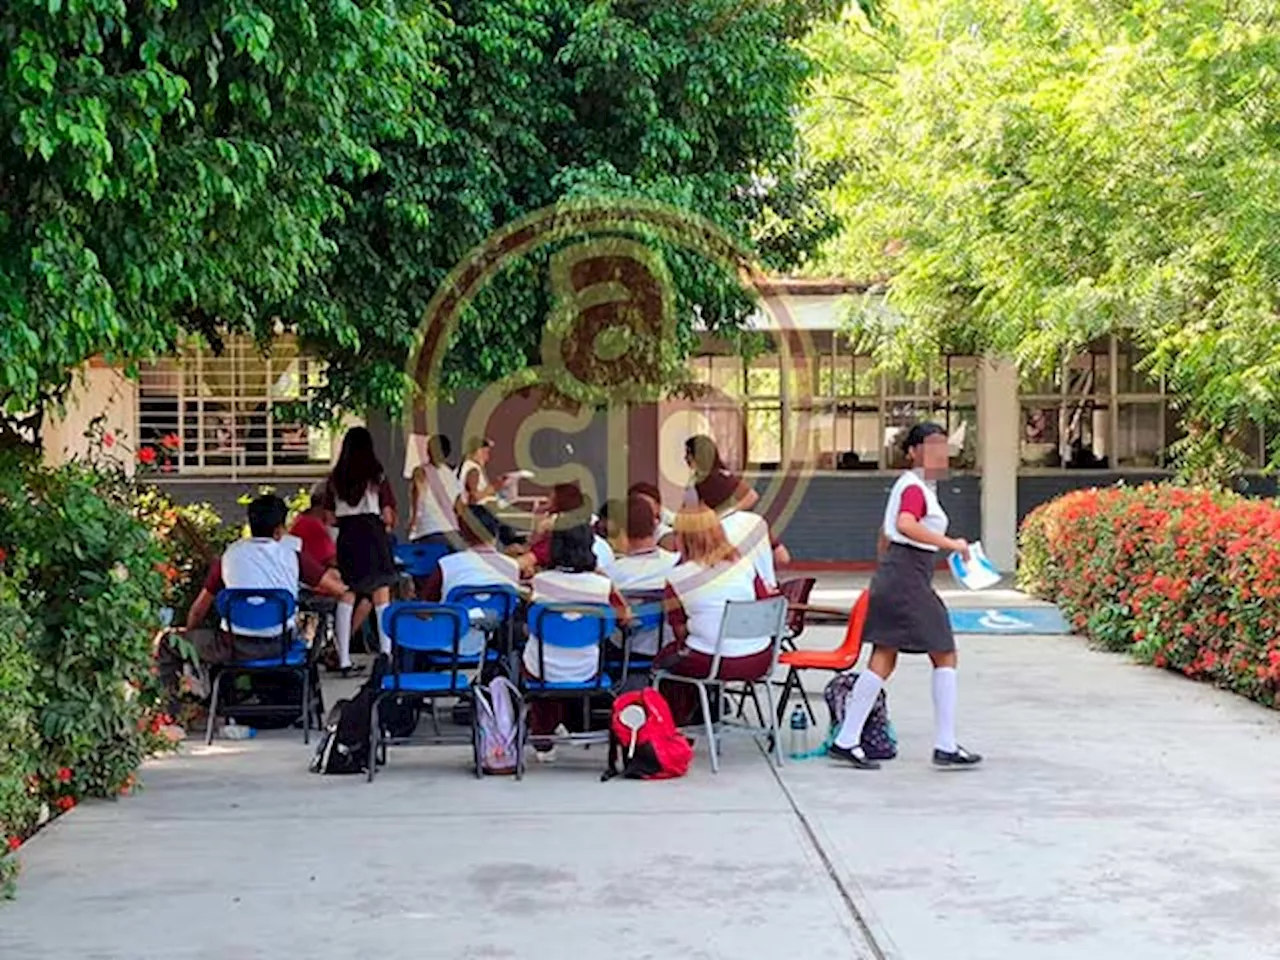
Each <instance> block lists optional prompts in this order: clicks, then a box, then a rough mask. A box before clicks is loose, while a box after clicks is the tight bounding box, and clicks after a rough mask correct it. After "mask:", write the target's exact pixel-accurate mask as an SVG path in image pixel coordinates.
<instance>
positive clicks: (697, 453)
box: [684, 433, 728, 480]
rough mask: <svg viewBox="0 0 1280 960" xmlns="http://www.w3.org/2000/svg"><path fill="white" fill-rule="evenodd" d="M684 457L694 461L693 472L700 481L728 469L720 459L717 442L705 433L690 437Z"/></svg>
mask: <svg viewBox="0 0 1280 960" xmlns="http://www.w3.org/2000/svg"><path fill="white" fill-rule="evenodd" d="M684 455H685V457H686V458H687V459H689V460H692V461H693V472H694V475H695V476H696V477H697V479H699V480H705V479H706V478H707V477H709V476H711V475H712V474H713V473H721V472H724V471H726V470H727V469H728V468H727V467H725V465H724V461H723V460H721V459H720V450H719V448H717V447H716V442H715V441H714V440H712V439H711V438H710V437H708V436H707V435H706V434H705V433H700V434H698V435H696V436H693V437H690V438H689V439H688V440H686V441H685V442H684Z"/></svg>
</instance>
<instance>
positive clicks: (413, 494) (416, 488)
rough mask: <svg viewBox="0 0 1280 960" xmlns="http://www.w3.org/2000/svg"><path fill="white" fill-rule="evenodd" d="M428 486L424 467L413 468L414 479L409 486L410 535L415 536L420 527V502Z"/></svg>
mask: <svg viewBox="0 0 1280 960" xmlns="http://www.w3.org/2000/svg"><path fill="white" fill-rule="evenodd" d="M426 486H427V471H426V470H424V469H423V468H422V467H414V468H413V479H412V481H411V482H410V484H409V534H410V536H412V535H413V530H414V528H415V527H417V525H418V501H419V500H420V499H422V496H421V492H420V491H422V490H424V489H426Z"/></svg>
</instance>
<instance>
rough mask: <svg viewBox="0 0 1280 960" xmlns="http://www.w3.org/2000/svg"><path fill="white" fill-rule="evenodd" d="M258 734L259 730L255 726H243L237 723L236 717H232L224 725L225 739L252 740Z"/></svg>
mask: <svg viewBox="0 0 1280 960" xmlns="http://www.w3.org/2000/svg"><path fill="white" fill-rule="evenodd" d="M257 735H258V731H257V730H255V729H253V727H242V726H240V725H239V724H237V723H236V721H235V717H232V718H231V719H230V720H228V721H227V722H226V723H225V724H223V726H222V739H223V740H250V739H252V738H253V737H256V736H257Z"/></svg>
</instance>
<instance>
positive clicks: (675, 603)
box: [662, 581, 689, 643]
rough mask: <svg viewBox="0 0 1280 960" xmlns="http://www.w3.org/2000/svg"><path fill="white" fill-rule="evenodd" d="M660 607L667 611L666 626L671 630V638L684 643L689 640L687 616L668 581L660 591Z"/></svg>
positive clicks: (678, 597)
mask: <svg viewBox="0 0 1280 960" xmlns="http://www.w3.org/2000/svg"><path fill="white" fill-rule="evenodd" d="M662 606H663V607H664V608H665V609H666V611H667V626H669V627H670V628H671V636H673V637H674V638H675V639H676V640H677V641H679V642H680V643H684V642H685V641H686V640H688V639H689V614H688V613H687V612H686V611H685V609H684V604H682V603H681V602H680V595H679V594H678V593H676V591H675V587H673V586H671V583H670V582H669V581H668V583H667V585H666V587H664V588H663V590H662Z"/></svg>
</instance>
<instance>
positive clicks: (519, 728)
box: [516, 700, 529, 781]
mask: <svg viewBox="0 0 1280 960" xmlns="http://www.w3.org/2000/svg"><path fill="white" fill-rule="evenodd" d="M528 715H529V706H528V704H526V703H525V702H524V701H523V700H521V701H520V707H519V710H518V711H517V713H516V780H518V781H519V780H523V779H524V748H525V742H526V741H527V740H528V739H529V736H528Z"/></svg>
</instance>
